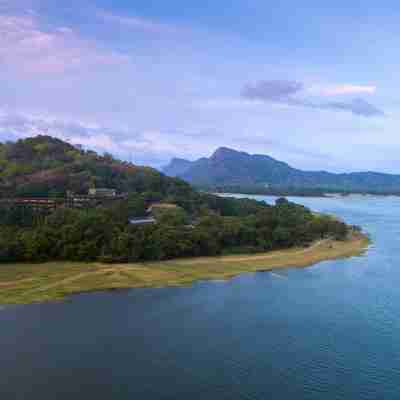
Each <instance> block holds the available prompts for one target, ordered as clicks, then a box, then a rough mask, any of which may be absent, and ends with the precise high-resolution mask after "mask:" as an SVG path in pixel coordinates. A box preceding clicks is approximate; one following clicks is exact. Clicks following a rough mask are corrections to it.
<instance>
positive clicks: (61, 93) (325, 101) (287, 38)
mask: <svg viewBox="0 0 400 400" xmlns="http://www.w3.org/2000/svg"><path fill="white" fill-rule="evenodd" d="M328 3H329V4H328ZM399 17H400V3H399V2H396V1H390V0H387V1H385V2H376V1H372V0H364V1H363V2H349V1H348V0H336V1H335V2H321V1H320V0H318V1H316V0H315V1H314V0H304V1H301V2H294V1H292V0H280V1H275V2H270V1H265V0H246V1H244V0H219V1H215V0H214V1H211V0H203V1H201V2H200V1H194V0H186V1H183V0H169V1H165V0H158V1H157V0H135V1H131V0H79V1H78V0H69V1H68V2H60V1H57V0H0V85H1V86H0V87H1V90H0V141H7V140H11V141H14V140H17V139H18V138H23V137H27V136H32V135H37V134H49V135H52V136H56V137H59V138H61V139H64V140H68V141H69V142H71V143H73V144H81V145H83V146H84V147H85V148H90V149H95V150H97V151H99V152H105V151H107V152H110V153H112V154H113V155H115V156H116V157H118V158H121V159H124V160H128V161H132V162H135V163H137V164H145V165H151V166H154V167H158V168H159V167H161V166H163V165H165V164H167V163H168V162H169V160H170V159H171V158H172V157H182V158H187V159H190V160H194V159H197V158H199V157H203V156H209V155H210V154H211V153H212V152H213V151H214V150H215V149H216V148H218V147H220V146H226V147H231V148H234V149H237V150H242V151H246V152H249V153H256V154H267V155H270V156H272V157H275V158H278V159H280V160H283V161H286V162H288V163H289V164H291V165H293V166H295V167H297V168H301V169H307V170H329V171H333V172H345V171H356V170H357V171H364V170H376V171H382V172H391V173H400V157H398V154H399V152H400V136H399V131H400V129H399V127H400V94H399V90H398V87H399V86H400V78H399V74H398V71H400V65H399V64H400V52H399V51H398V38H399V34H400V27H399V25H398V20H399Z"/></svg>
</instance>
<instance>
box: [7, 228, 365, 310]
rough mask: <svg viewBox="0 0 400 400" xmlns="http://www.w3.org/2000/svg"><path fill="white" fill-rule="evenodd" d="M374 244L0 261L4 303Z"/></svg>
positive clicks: (314, 259)
mask: <svg viewBox="0 0 400 400" xmlns="http://www.w3.org/2000/svg"><path fill="white" fill-rule="evenodd" d="M369 244H370V240H369V238H368V236H367V235H365V234H354V235H353V236H352V237H351V238H350V239H348V240H346V241H335V240H332V239H324V240H321V241H318V242H315V243H313V244H312V245H311V246H309V247H306V248H293V249H286V250H275V251H271V252H267V253H257V254H248V255H246V254H239V255H226V256H217V257H198V258H187V259H185V258H182V259H176V260H168V261H158V262H146V263H130V264H101V263H73V262H61V261H60V262H49V263H45V264H4V265H1V266H0V306H1V305H7V304H8V305H11V304H32V303H41V302H50V301H61V300H65V299H66V298H67V297H68V296H70V295H73V294H79V293H87V292H94V291H105V290H117V289H133V288H159V287H174V286H175V287H177V286H190V285H192V284H193V283H195V282H197V281H205V280H219V281H221V280H223V281H226V280H229V279H232V278H234V277H235V276H238V275H240V274H242V273H252V272H266V271H272V270H275V269H280V268H304V267H308V266H311V265H315V264H317V263H319V262H321V261H328V260H334V259H339V258H348V257H353V256H359V255H362V254H363V253H364V252H365V251H366V250H367V248H368V246H369Z"/></svg>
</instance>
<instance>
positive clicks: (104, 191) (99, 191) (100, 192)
mask: <svg viewBox="0 0 400 400" xmlns="http://www.w3.org/2000/svg"><path fill="white" fill-rule="evenodd" d="M89 196H93V197H116V196H117V191H116V190H115V189H109V188H91V189H89Z"/></svg>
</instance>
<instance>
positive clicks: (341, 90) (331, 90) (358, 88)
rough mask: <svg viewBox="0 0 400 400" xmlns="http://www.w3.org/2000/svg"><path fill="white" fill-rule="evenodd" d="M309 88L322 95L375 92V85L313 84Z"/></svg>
mask: <svg viewBox="0 0 400 400" xmlns="http://www.w3.org/2000/svg"><path fill="white" fill-rule="evenodd" d="M310 90H311V91H312V92H316V93H318V94H320V95H322V96H340V95H354V94H373V93H375V92H376V86H372V85H352V84H338V85H322V86H313V87H312V88H311V89H310Z"/></svg>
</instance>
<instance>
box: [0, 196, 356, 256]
mask: <svg viewBox="0 0 400 400" xmlns="http://www.w3.org/2000/svg"><path fill="white" fill-rule="evenodd" d="M200 199H202V202H200V205H199V206H198V207H196V210H195V212H193V211H192V212H189V211H190V207H188V204H184V202H182V204H181V206H178V207H176V208H173V209H168V210H164V211H163V212H161V214H160V215H158V216H157V223H155V224H151V225H131V224H129V222H128V220H129V217H130V216H131V215H132V212H135V210H136V212H138V213H140V212H139V211H140V210H139V208H140V207H142V206H144V204H145V203H144V202H143V203H142V202H141V200H140V197H138V196H131V197H130V200H127V201H124V202H121V203H119V204H115V205H114V206H113V207H110V208H104V207H99V208H95V209H88V210H77V209H67V208H60V209H58V210H56V211H55V212H53V213H51V214H49V215H40V214H37V213H35V212H33V211H32V210H28V209H22V208H19V207H11V208H10V207H0V262H28V261H29V262H44V261H49V260H70V261H101V262H134V261H151V260H164V259H171V258H176V257H192V256H213V255H219V254H223V253H235V252H264V251H269V250H274V249H283V248H289V247H293V246H306V245H308V244H309V243H311V242H312V241H314V240H317V239H320V238H324V237H334V238H336V239H338V240H343V239H345V238H346V237H347V235H348V234H349V231H350V230H351V229H352V228H350V227H349V226H348V225H346V224H345V223H343V222H341V221H338V220H336V219H334V218H332V217H329V216H325V215H316V214H313V213H312V212H311V211H310V210H309V209H307V208H305V207H303V206H300V205H297V204H294V203H291V202H289V201H287V200H285V199H279V200H278V201H277V202H276V205H274V206H268V205H266V204H265V203H259V202H254V201H251V200H237V199H226V198H218V197H215V196H200ZM142 200H143V199H142Z"/></svg>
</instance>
